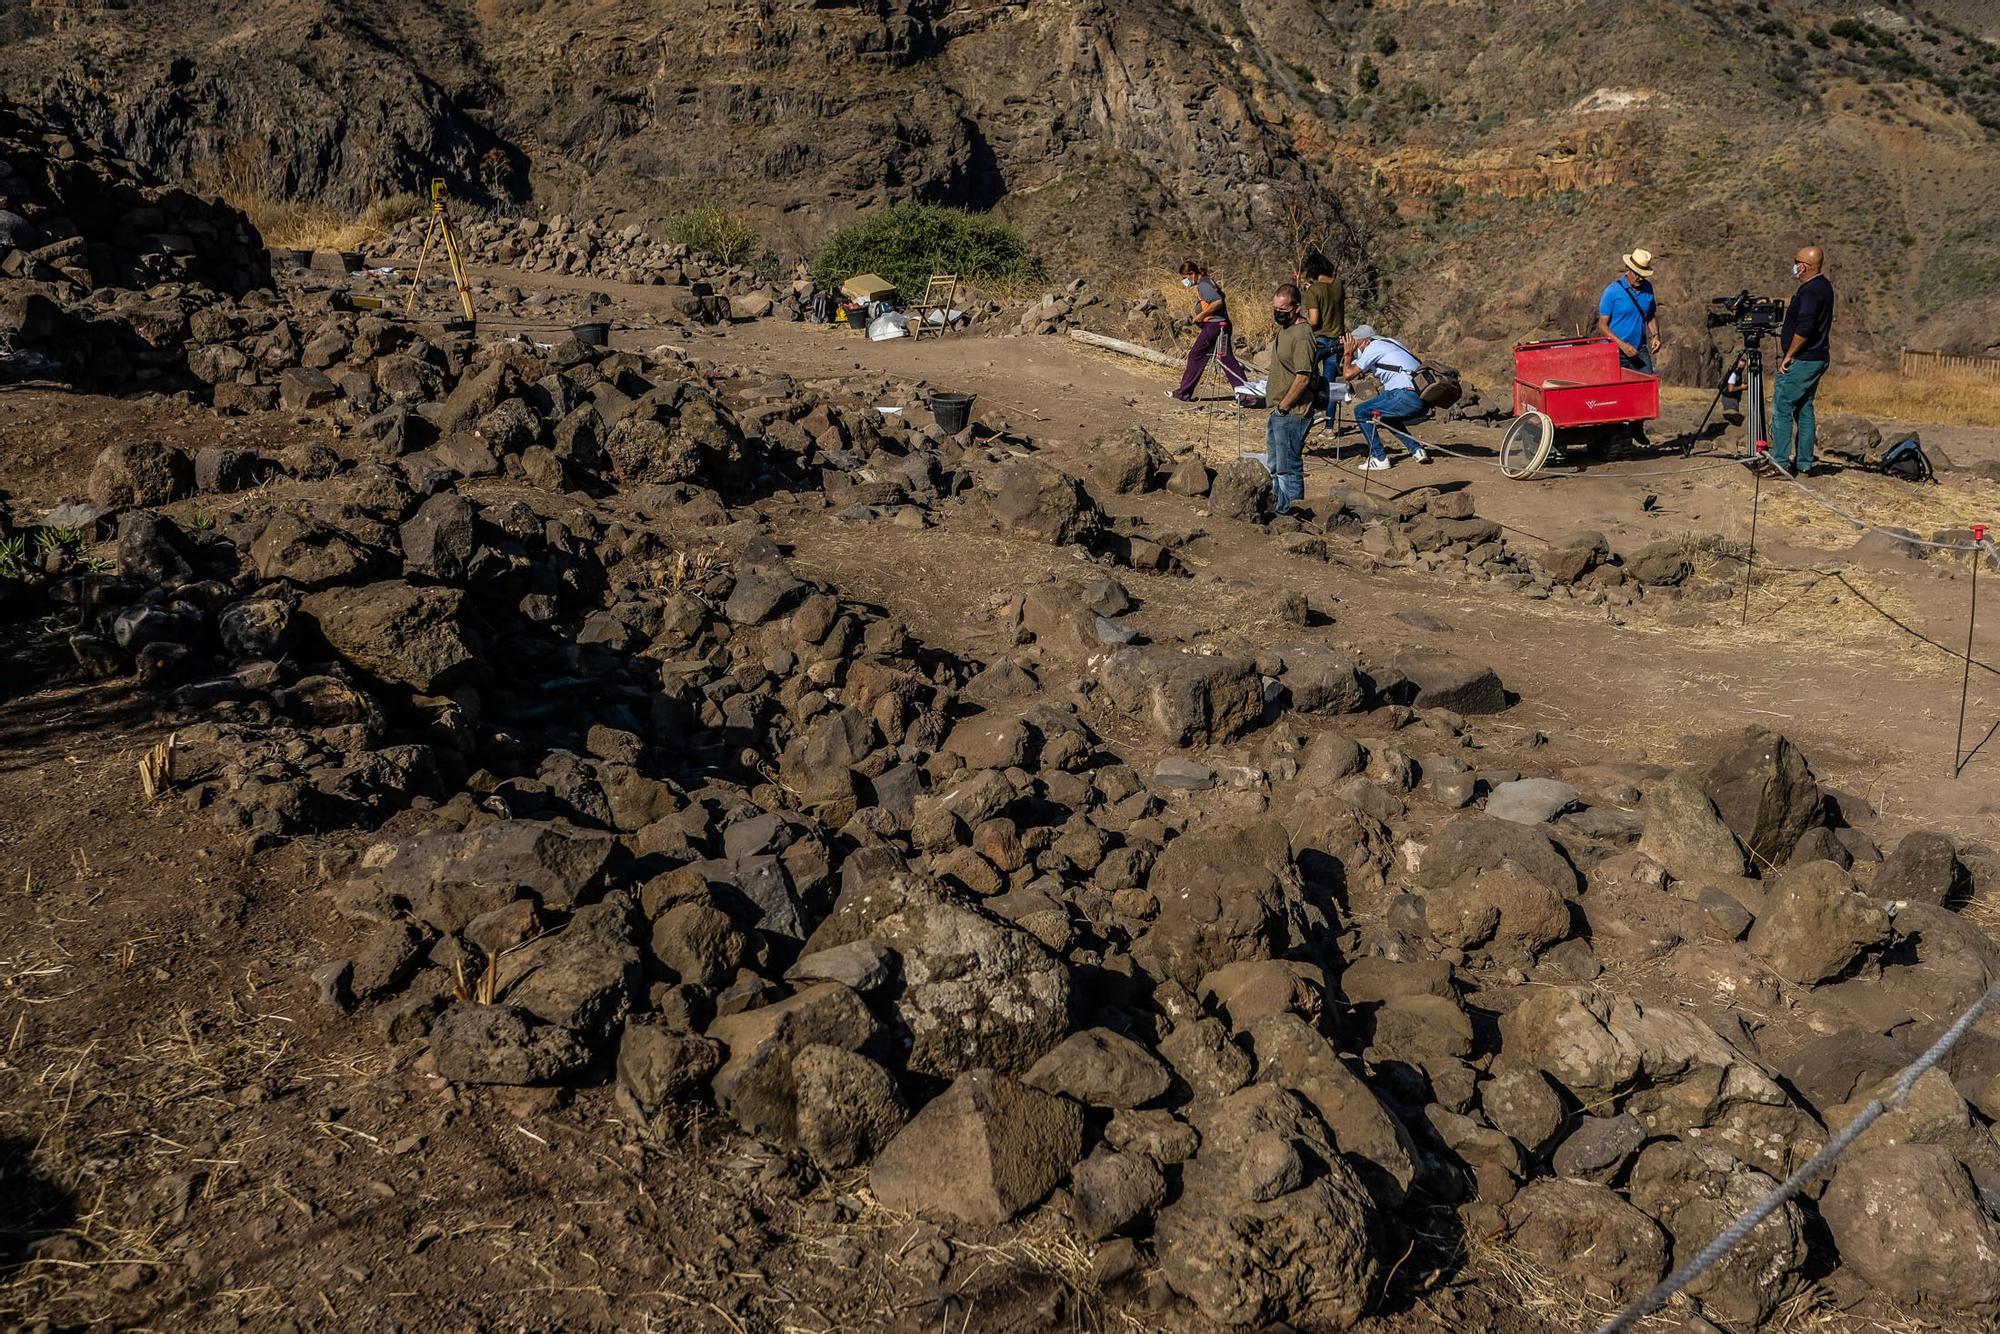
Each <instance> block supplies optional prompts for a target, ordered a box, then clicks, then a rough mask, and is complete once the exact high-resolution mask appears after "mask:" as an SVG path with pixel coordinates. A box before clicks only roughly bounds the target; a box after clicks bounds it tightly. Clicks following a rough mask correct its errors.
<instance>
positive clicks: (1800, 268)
mask: <svg viewBox="0 0 2000 1334" xmlns="http://www.w3.org/2000/svg"><path fill="white" fill-rule="evenodd" d="M1805 273H1806V266H1805V265H1803V264H1801V263H1799V262H1798V261H1797V260H1793V261H1792V276H1793V277H1794V278H1803V277H1805Z"/></svg>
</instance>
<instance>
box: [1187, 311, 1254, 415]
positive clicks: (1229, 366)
mask: <svg viewBox="0 0 2000 1334" xmlns="http://www.w3.org/2000/svg"><path fill="white" fill-rule="evenodd" d="M1217 339H1220V340H1221V346H1220V347H1217V346H1216V340H1217ZM1211 351H1213V353H1214V355H1215V357H1216V359H1217V360H1219V361H1220V362H1221V363H1222V373H1223V374H1224V375H1226V376H1228V377H1229V383H1230V385H1231V387H1234V386H1236V385H1239V384H1242V383H1243V382H1244V381H1245V380H1247V379H1249V378H1250V372H1248V371H1246V370H1244V369H1243V363H1242V362H1240V361H1238V360H1237V359H1236V354H1235V353H1234V352H1232V351H1231V350H1230V348H1229V321H1228V320H1210V321H1209V322H1208V323H1207V324H1204V325H1202V326H1201V328H1200V329H1199V330H1197V331H1196V333H1195V336H1194V346H1193V347H1191V348H1189V349H1188V364H1187V374H1186V375H1183V376H1182V377H1181V387H1180V388H1179V389H1176V390H1174V393H1175V394H1176V395H1178V396H1179V397H1181V398H1186V397H1187V396H1188V395H1189V394H1192V393H1193V392H1194V387H1195V386H1196V385H1198V384H1200V383H1201V373H1202V372H1203V371H1205V370H1207V369H1208V358H1209V354H1210V352H1211Z"/></svg>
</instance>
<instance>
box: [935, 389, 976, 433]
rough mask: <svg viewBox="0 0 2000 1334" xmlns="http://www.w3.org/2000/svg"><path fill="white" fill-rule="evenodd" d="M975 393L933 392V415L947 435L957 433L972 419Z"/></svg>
mask: <svg viewBox="0 0 2000 1334" xmlns="http://www.w3.org/2000/svg"><path fill="white" fill-rule="evenodd" d="M975 397H977V395H974V394H932V395H931V416H933V417H935V418H937V424H938V429H939V430H940V431H943V432H944V433H945V434H946V435H957V434H958V433H959V432H960V431H963V430H964V429H965V428H966V425H967V423H969V422H970V421H971V420H972V400H973V399H974V398H975Z"/></svg>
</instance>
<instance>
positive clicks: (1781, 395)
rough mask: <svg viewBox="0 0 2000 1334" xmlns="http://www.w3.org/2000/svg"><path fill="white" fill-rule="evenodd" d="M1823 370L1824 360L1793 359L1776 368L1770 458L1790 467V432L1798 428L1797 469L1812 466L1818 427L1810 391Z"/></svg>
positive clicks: (1772, 397)
mask: <svg viewBox="0 0 2000 1334" xmlns="http://www.w3.org/2000/svg"><path fill="white" fill-rule="evenodd" d="M1825 374H1826V363H1825V362H1823V361H1795V362H1793V363H1792V364H1791V366H1790V368H1789V369H1787V370H1782V371H1779V372H1778V383H1777V387H1776V388H1775V389H1773V390H1772V392H1771V458H1772V460H1773V461H1775V462H1777V463H1781V464H1783V465H1784V466H1785V467H1786V468H1787V469H1790V468H1791V467H1792V432H1793V425H1794V423H1796V425H1797V428H1798V449H1799V461H1798V471H1800V472H1805V471H1807V470H1809V469H1810V468H1811V467H1812V466H1813V436H1814V432H1815V430H1816V429H1817V427H1818V421H1817V419H1816V414H1815V413H1814V412H1813V395H1814V394H1816V393H1818V392H1819V377H1820V376H1822V375H1825Z"/></svg>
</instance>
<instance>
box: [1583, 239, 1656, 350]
mask: <svg viewBox="0 0 2000 1334" xmlns="http://www.w3.org/2000/svg"><path fill="white" fill-rule="evenodd" d="M1619 263H1620V264H1622V265H1623V266H1624V267H1622V268H1621V269H1619V270H1618V276H1617V277H1615V278H1613V279H1612V280H1611V281H1610V282H1609V283H1608V284H1606V285H1605V288H1604V293H1603V295H1602V296H1599V297H1598V298H1597V332H1598V333H1600V334H1602V335H1603V336H1604V337H1606V338H1609V339H1610V340H1611V341H1612V342H1614V343H1616V344H1618V361H1619V364H1620V365H1622V366H1624V367H1625V369H1627V370H1633V371H1639V372H1641V373H1643V374H1646V375H1651V374H1652V373H1653V355H1654V353H1656V352H1658V351H1659V350H1660V312H1659V306H1658V304H1657V303H1656V302H1655V301H1654V300H1653V283H1652V277H1653V252H1652V251H1650V250H1643V249H1635V250H1633V252H1632V253H1631V254H1629V255H1621V256H1619Z"/></svg>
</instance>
